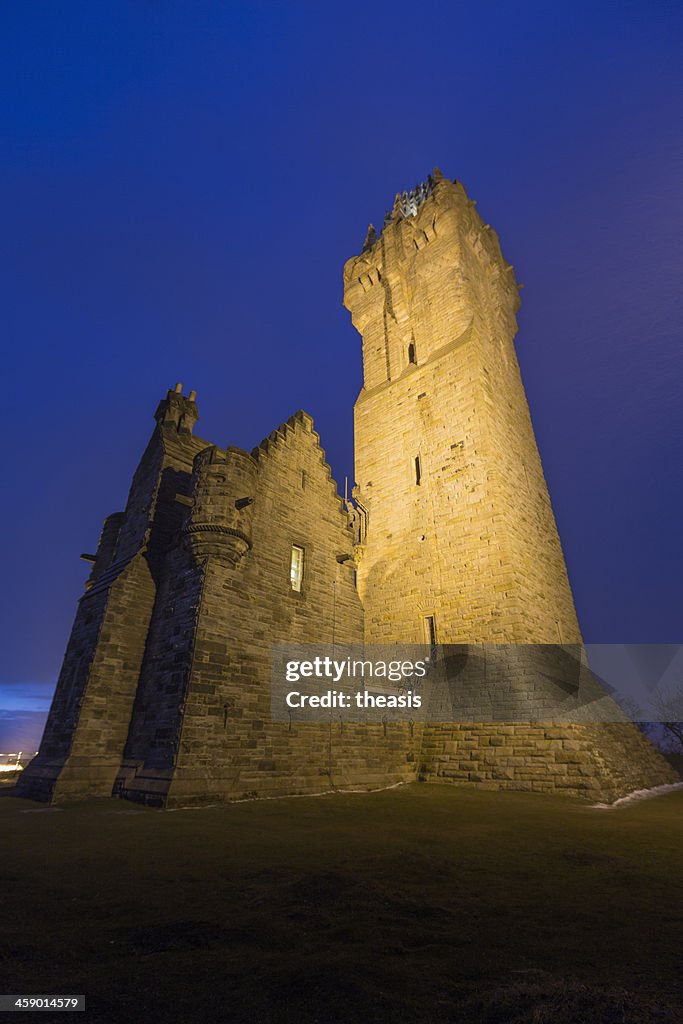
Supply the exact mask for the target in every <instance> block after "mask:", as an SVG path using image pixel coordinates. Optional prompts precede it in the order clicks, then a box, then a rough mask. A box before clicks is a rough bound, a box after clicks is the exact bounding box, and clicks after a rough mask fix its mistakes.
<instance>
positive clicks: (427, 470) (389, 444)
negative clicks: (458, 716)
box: [344, 170, 581, 644]
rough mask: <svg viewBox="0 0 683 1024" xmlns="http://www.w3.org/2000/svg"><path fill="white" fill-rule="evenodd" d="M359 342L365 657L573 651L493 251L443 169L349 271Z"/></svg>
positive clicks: (573, 634)
mask: <svg viewBox="0 0 683 1024" xmlns="http://www.w3.org/2000/svg"><path fill="white" fill-rule="evenodd" d="M344 302H345V305H346V306H347V308H348V309H349V310H350V312H351V316H352V319H353V323H354V325H355V327H356V328H357V329H358V331H359V332H360V333H361V334H362V336H363V372H364V383H363V388H362V390H361V392H360V395H359V397H358V400H357V402H356V406H355V445H356V451H355V458H356V468H355V472H356V480H357V489H356V492H355V497H356V498H357V501H358V503H359V505H360V507H361V508H362V509H363V510H364V511H365V513H366V516H367V529H366V530H365V532H364V536H363V538H362V542H361V545H360V548H359V554H360V558H359V563H358V589H359V594H360V598H361V601H362V603H363V607H364V609H365V622H366V639H367V640H368V641H371V642H382V641H403V642H414V643H424V642H427V643H428V642H430V641H432V640H433V639H434V638H435V639H436V641H437V642H438V643H440V644H452V643H462V642H477V643H504V642H509V643H546V644H557V643H577V642H580V639H581V638H580V634H579V626H578V623H577V619H576V613H575V611H574V603H573V600H572V594H571V590H570V587H569V581H568V579H567V571H566V568H565V564H564V558H563V555H562V549H561V547H560V541H559V537H558V533H557V528H556V525H555V519H554V516H553V511H552V507H551V505H550V499H549V497H548V489H547V487H546V483H545V479H544V476H543V469H542V466H541V460H540V458H539V454H538V449H537V446H536V441H535V437H534V431H533V427H532V424H531V418H530V416H529V409H528V406H527V402H526V396H525V393H524V387H523V385H522V380H521V377H520V372H519V366H518V363H517V357H516V354H515V350H514V346H513V339H514V336H515V333H516V330H517V322H516V316H515V314H516V311H517V309H518V308H519V292H518V287H517V283H516V281H515V276H514V273H513V269H512V267H511V266H510V264H509V263H507V262H506V261H505V259H504V257H503V255H502V253H501V250H500V245H499V243H498V237H497V235H496V233H495V231H493V230H492V229H491V228H490V226H489V225H488V224H485V223H484V222H483V221H482V219H481V217H480V216H479V214H478V213H477V211H476V209H475V204H474V202H473V201H472V200H470V199H468V197H467V193H466V192H465V189H464V188H463V186H462V185H461V184H459V183H457V182H451V181H448V180H446V179H445V178H444V177H443V176H442V175H441V174H440V172H439V171H438V170H435V172H434V177H433V178H431V177H430V178H429V180H428V182H427V184H426V185H423V186H419V187H417V188H416V189H415V190H414V191H413V192H411V193H409V194H406V193H404V194H403V195H402V196H398V197H397V199H396V203H395V205H394V209H393V212H392V213H391V214H389V215H387V218H386V221H385V224H384V228H383V230H382V233H381V235H380V237H379V238H375V237H374V232H370V233H369V235H368V240H367V242H366V245H365V247H364V249H363V251H362V253H361V254H360V256H358V257H356V258H354V259H352V260H349V262H348V263H347V264H346V267H345V272H344Z"/></svg>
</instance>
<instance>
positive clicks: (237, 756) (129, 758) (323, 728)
mask: <svg viewBox="0 0 683 1024" xmlns="http://www.w3.org/2000/svg"><path fill="white" fill-rule="evenodd" d="M193 479H194V483H193V501H194V504H193V507H192V510H191V511H189V512H188V513H187V520H186V523H185V525H184V527H183V531H182V535H183V540H182V543H180V544H179V545H178V546H177V547H176V548H175V549H174V550H173V551H172V552H171V553H170V554H169V557H168V564H167V570H166V572H165V574H164V582H163V583H162V586H161V588H160V591H159V597H158V600H157V610H156V613H155V618H154V621H153V623H152V628H151V630H150V639H149V642H148V647H147V658H146V663H145V667H144V669H143V673H142V677H141V683H140V689H139V695H138V701H137V702H136V709H135V714H134V716H133V720H132V722H131V728H130V732H129V738H128V743H127V746H126V755H125V758H124V766H123V769H122V771H121V773H120V776H119V781H118V785H117V792H118V793H119V794H120V795H122V796H127V797H129V798H131V799H136V800H142V801H145V802H147V803H152V804H155V803H165V804H167V805H169V804H175V803H181V804H188V803H195V802H206V801H214V800H224V799H236V798H240V797H248V796H252V795H259V796H267V795H276V794H285V793H314V792H320V791H325V790H328V789H333V788H337V787H344V788H345V787H349V788H359V787H360V788H363V787H371V786H376V785H386V784H391V783H393V782H395V781H399V780H401V779H404V778H408V777H413V776H414V773H415V769H416V765H417V753H418V750H417V747H416V740H415V738H414V737H413V736H412V735H411V730H410V727H409V726H407V725H406V726H396V725H395V726H393V727H391V728H389V727H386V728H385V727H384V726H383V725H382V724H381V723H377V724H374V725H350V724H349V723H344V722H342V721H341V720H340V719H338V718H334V719H331V720H330V721H329V722H324V723H320V724H314V723H304V722H297V720H296V713H295V712H293V715H292V719H291V721H290V722H288V723H285V724H282V723H280V724H278V723H272V722H271V721H270V718H271V709H270V692H271V645H272V644H273V643H277V642H288V643H318V644H326V645H332V644H333V643H339V644H344V643H358V642H360V641H361V640H362V635H363V612H362V608H361V605H360V602H359V600H358V596H357V593H356V590H355V585H354V564H353V559H352V536H351V533H350V530H349V527H348V521H347V516H346V513H345V512H344V510H343V508H342V503H341V500H340V499H339V496H338V494H337V489H336V485H335V483H334V481H333V480H332V479H331V476H330V470H329V466H328V465H327V463H326V462H325V457H324V452H323V451H322V449H321V448H320V445H319V440H318V436H317V434H316V433H315V431H314V430H313V423H312V420H311V419H310V417H308V416H306V415H305V414H297V416H296V417H293V418H292V419H291V420H290V421H288V422H287V423H286V424H283V426H282V427H281V428H280V429H279V430H278V431H275V432H274V433H273V434H271V435H270V437H269V438H268V439H267V441H266V442H264V443H263V444H262V445H261V446H260V447H259V448H258V449H255V451H254V453H253V454H252V455H247V453H245V452H240V451H239V450H238V449H227V450H221V449H211V451H210V452H205V453H203V454H202V455H200V456H198V458H197V459H196V460H195V469H194V474H193ZM245 498H249V499H251V501H250V503H249V504H247V505H244V506H243V507H242V508H241V509H240V510H239V511H237V512H236V511H235V509H236V505H237V504H240V503H242V501H243V499H245ZM293 544H296V545H298V546H300V547H302V548H303V549H304V551H305V568H304V579H303V586H302V590H301V593H297V592H296V591H294V590H293V589H292V587H291V583H290V562H291V551H292V545H293Z"/></svg>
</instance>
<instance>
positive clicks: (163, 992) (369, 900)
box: [0, 785, 683, 1024]
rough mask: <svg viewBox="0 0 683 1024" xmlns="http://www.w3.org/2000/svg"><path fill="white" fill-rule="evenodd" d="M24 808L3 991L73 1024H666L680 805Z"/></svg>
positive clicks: (425, 801) (6, 930) (8, 832)
mask: <svg viewBox="0 0 683 1024" xmlns="http://www.w3.org/2000/svg"><path fill="white" fill-rule="evenodd" d="M40 806H41V805H38V804H31V803H29V802H27V801H20V800H16V799H12V798H3V799H0V828H1V832H0V856H1V858H2V859H1V861H0V863H1V864H2V869H3V871H2V873H3V875H4V885H3V888H2V895H1V899H2V903H1V910H2V917H1V920H2V928H1V930H0V969H1V970H2V975H3V978H2V980H1V981H0V992H26V993H32V994H40V993H42V992H61V993H66V992H67V991H68V992H69V993H73V992H75V993H85V994H86V996H87V999H88V1010H87V1011H86V1013H85V1014H83V1015H79V1016H78V1017H77V1018H76V1019H77V1020H88V1021H97V1022H100V1021H112V1022H118V1021H132V1022H137V1021H140V1022H147V1021H150V1022H156V1021H173V1022H175V1021H182V1022H188V1024H192V1022H195V1021H197V1022H199V1021H201V1022H208V1021H231V1022H233V1021H234V1022H252V1021H253V1022H259V1024H261V1022H263V1024H271V1022H272V1024H275V1022H277V1024H280V1022H282V1024H284V1022H286V1024H290V1022H291V1024H294V1022H297V1024H299V1022H301V1024H312V1022H320V1024H327V1022H334V1024H342V1022H343V1024H356V1022H358V1024H360V1022H363V1024H365V1022H389V1021H392V1022H393V1021H396V1022H399V1021H400V1022H405V1024H418V1022H419V1024H422V1022H425V1024H441V1022H444V1024H445V1022H449V1024H456V1022H457V1024H460V1022H464V1024H468V1022H474V1021H477V1022H485V1024H493V1022H496V1024H498V1022H506V1024H511V1022H515V1024H521V1022H525V1024H526V1022H532V1021H533V1022H535V1024H544V1022H546V1021H548V1022H549V1021H558V1022H563V1024H584V1022H585V1024H598V1022H605V1024H607V1022H609V1024H617V1022H618V1024H630V1022H648V1024H650V1022H655V1021H657V1022H662V1024H664V1022H673V1021H680V1020H683V1015H681V1014H680V1011H679V1009H678V1007H679V1005H680V1003H681V995H682V992H683V985H682V980H681V966H682V963H683V958H682V957H681V951H682V948H683V928H682V923H683V922H682V913H683V885H682V879H683V871H682V868H683V842H682V840H683V791H679V792H677V793H674V794H671V795H669V796H665V797H660V798H658V799H656V800H651V801H647V802H643V803H640V804H636V805H633V806H630V807H627V808H624V809H621V810H618V811H598V810H593V809H591V808H589V807H587V806H586V805H583V804H581V803H578V802H574V801H571V800H559V799H555V798H551V797H545V796H536V795H526V794H513V793H510V794H499V793H482V792H477V791H475V790H470V789H467V788H462V789H458V788H451V787H440V786H426V785H422V786H421V785H413V786H409V787H404V788H401V789H396V790H390V791H386V792H383V793H374V794H363V795H360V794H347V795H344V794H339V795H335V796H328V797H320V798H317V799H309V798H305V799H290V800H278V801H267V802H254V803H244V804H237V805H232V806H227V807H220V808H218V807H217V808H208V809H203V810H187V811H174V812H159V811H152V810H144V809H142V808H138V807H136V806H135V805H131V804H126V803H124V802H120V801H113V800H112V801H95V802H90V803H87V804H73V805H67V806H64V808H63V809H62V810H38V811H36V808H40ZM41 1019H43V1020H46V1019H48V1015H47V1014H43V1015H42V1018H41ZM50 1019H52V1018H51V1016H50ZM55 1019H61V1020H63V1019H64V1015H59V1017H57V1016H56V1015H55Z"/></svg>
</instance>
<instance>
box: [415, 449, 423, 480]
mask: <svg viewBox="0 0 683 1024" xmlns="http://www.w3.org/2000/svg"><path fill="white" fill-rule="evenodd" d="M421 481H422V465H421V464H420V456H419V455H416V456H415V483H416V484H417V486H418V487H419V486H420V483H421Z"/></svg>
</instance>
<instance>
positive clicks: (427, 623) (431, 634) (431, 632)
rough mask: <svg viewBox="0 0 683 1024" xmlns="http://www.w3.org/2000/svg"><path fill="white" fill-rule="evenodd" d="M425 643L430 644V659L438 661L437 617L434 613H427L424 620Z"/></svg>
mask: <svg viewBox="0 0 683 1024" xmlns="http://www.w3.org/2000/svg"><path fill="white" fill-rule="evenodd" d="M422 624H423V627H424V634H425V643H427V644H429V660H430V661H431V662H435V661H436V619H435V618H434V616H433V615H425V617H424V619H423V620H422Z"/></svg>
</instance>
